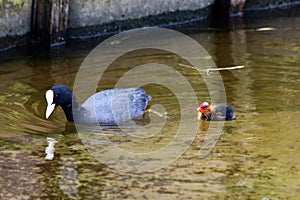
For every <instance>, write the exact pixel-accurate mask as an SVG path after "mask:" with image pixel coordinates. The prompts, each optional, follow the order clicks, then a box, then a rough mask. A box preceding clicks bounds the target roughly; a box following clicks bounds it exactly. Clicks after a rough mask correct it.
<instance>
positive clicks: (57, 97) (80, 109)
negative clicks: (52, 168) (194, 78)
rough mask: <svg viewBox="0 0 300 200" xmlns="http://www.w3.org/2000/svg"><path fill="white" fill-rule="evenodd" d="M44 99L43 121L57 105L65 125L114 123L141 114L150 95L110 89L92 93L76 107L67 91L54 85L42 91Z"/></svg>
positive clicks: (139, 89)
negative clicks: (44, 94)
mask: <svg viewBox="0 0 300 200" xmlns="http://www.w3.org/2000/svg"><path fill="white" fill-rule="evenodd" d="M72 99H73V101H74V102H73V106H72ZM46 100H47V104H48V106H47V110H46V118H49V116H50V115H51V113H52V112H53V110H54V109H55V108H56V107H57V106H61V108H62V109H63V111H64V113H65V115H66V118H67V120H68V121H69V122H74V119H75V120H76V122H77V123H84V124H93V123H101V124H115V123H118V122H122V121H126V120H129V119H133V118H137V117H140V116H141V115H143V114H144V112H145V110H146V108H147V105H148V102H149V101H150V100H151V96H148V95H146V92H145V91H144V89H142V88H114V89H110V90H105V91H102V92H98V93H95V94H93V95H92V96H91V97H89V98H88V99H87V100H86V101H85V102H84V103H83V104H82V105H79V104H78V103H77V101H76V98H75V95H74V94H73V92H72V90H71V89H70V88H68V87H67V86H65V85H55V86H53V87H52V88H51V89H50V90H48V91H47V92H46Z"/></svg>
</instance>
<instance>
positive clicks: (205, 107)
mask: <svg viewBox="0 0 300 200" xmlns="http://www.w3.org/2000/svg"><path fill="white" fill-rule="evenodd" d="M198 111H199V112H201V113H206V112H209V111H210V105H209V103H207V102H203V103H201V104H200V105H199V107H198Z"/></svg>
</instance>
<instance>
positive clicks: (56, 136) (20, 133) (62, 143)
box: [0, 16, 300, 199]
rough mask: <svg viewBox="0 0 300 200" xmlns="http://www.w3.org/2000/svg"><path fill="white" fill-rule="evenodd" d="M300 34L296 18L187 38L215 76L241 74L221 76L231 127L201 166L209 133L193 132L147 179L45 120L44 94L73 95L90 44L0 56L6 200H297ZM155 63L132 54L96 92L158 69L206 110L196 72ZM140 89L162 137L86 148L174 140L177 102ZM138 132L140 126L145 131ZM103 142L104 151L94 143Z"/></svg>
mask: <svg viewBox="0 0 300 200" xmlns="http://www.w3.org/2000/svg"><path fill="white" fill-rule="evenodd" d="M245 17H246V16H245ZM299 24H300V17H299V16H289V17H277V18H274V19H272V18H265V19H256V18H253V17H252V18H248V19H247V18H246V19H244V20H243V19H241V18H239V19H234V21H233V22H232V24H231V26H230V27H231V29H230V30H211V29H208V30H203V29H201V31H200V32H199V31H197V30H198V29H197V28H195V27H190V28H187V29H184V30H183V32H188V33H189V36H191V37H192V38H194V39H195V40H197V41H198V42H199V43H200V44H201V45H203V46H204V47H205V49H206V50H207V51H208V52H209V53H210V54H211V55H212V56H213V58H214V59H215V62H216V64H217V66H219V67H227V66H233V65H245V68H243V69H241V70H232V71H222V72H221V75H222V78H223V80H224V84H225V88H226V95H227V102H228V103H230V104H231V105H233V106H234V107H235V108H236V112H237V120H235V121H230V122H226V123H225V126H224V128H223V132H222V135H221V137H220V138H219V140H218V142H217V144H216V146H215V147H214V148H213V149H212V151H211V152H210V153H209V154H208V156H206V157H205V158H199V150H200V149H201V145H202V142H203V140H204V138H205V136H206V134H207V127H208V126H209V125H210V124H209V122H199V127H198V131H197V134H196V137H195V139H194V140H193V142H192V144H191V145H190V147H189V148H188V150H187V151H186V152H185V153H184V155H183V156H181V157H180V158H179V159H178V160H176V161H175V162H173V163H172V164H170V165H169V166H167V167H165V168H163V169H160V170H158V171H155V172H151V173H142V174H133V173H120V172H118V171H116V170H114V169H111V168H109V167H107V166H105V165H104V164H101V163H100V162H98V161H97V160H96V159H95V158H94V157H93V156H92V155H91V154H90V153H89V152H88V151H87V149H86V147H85V146H84V145H83V143H82V141H81V140H80V138H79V136H78V134H77V131H76V129H75V127H74V125H73V124H71V123H67V122H66V119H65V116H64V114H63V111H62V110H61V109H60V108H58V109H56V110H55V112H54V113H53V115H52V116H51V118H50V119H49V120H46V119H45V108H46V102H45V99H44V93H45V91H46V90H47V89H49V88H50V87H51V86H52V85H54V84H65V85H68V86H70V87H72V85H73V82H74V80H75V76H76V72H77V71H78V69H79V67H80V65H81V63H82V62H83V60H84V58H85V56H86V55H87V54H88V53H89V51H90V50H91V48H92V47H93V45H91V46H89V47H82V45H76V44H75V45H69V46H67V47H65V48H59V49H53V50H52V51H51V52H50V53H45V54H42V53H39V54H35V53H33V52H32V53H31V51H27V50H25V51H26V53H24V51H23V50H22V49H21V50H14V52H13V53H12V54H10V53H9V52H6V53H3V54H2V55H1V56H4V57H5V58H4V57H2V58H3V59H2V60H3V61H2V62H1V64H0V81H1V85H0V126H1V129H0V158H1V159H0V166H1V172H0V180H1V181H0V188H1V190H0V197H1V199H38V198H40V199H43V198H49V199H62V198H63V199H101V198H103V199H124V198H129V199H154V198H159V199H175V198H177V199H262V198H264V197H265V198H268V199H299V198H300V182H299V180H300V135H299V134H300V124H299V115H300V103H299V98H300V91H299V90H300V88H299V84H300V35H299V31H300V26H299ZM263 27H269V28H270V29H267V30H266V29H260V28H263ZM155 53H156V54H155V55H153V53H151V51H148V52H143V53H140V52H133V53H131V54H129V55H127V56H125V57H124V58H123V59H121V60H119V61H118V62H115V63H114V65H113V66H112V67H110V68H109V70H108V71H107V74H106V76H105V78H104V79H103V80H102V81H101V82H100V83H99V86H98V90H102V89H108V88H111V87H113V85H114V84H115V83H116V81H117V80H118V78H119V77H120V76H122V75H123V74H124V72H126V71H127V70H128V69H129V68H131V67H132V66H135V65H138V64H141V63H150V62H152V63H155V62H159V63H163V64H168V65H170V66H172V67H174V68H176V69H178V70H179V71H180V72H181V73H182V74H184V75H185V76H186V77H187V79H188V80H189V81H190V83H191V84H192V86H193V88H194V90H195V93H196V95H197V97H198V100H199V103H200V102H201V101H210V97H209V93H208V90H207V88H206V85H205V83H204V81H203V80H202V79H201V77H199V75H197V74H195V71H194V70H193V69H190V68H180V67H179V65H178V63H180V62H182V60H180V58H178V57H177V56H175V55H172V54H168V53H166V52H157V51H156V52H155ZM174 81H175V80H174ZM145 89H146V90H147V93H149V94H151V95H152V96H153V99H152V101H151V104H153V105H154V104H157V103H159V104H162V105H163V106H164V107H165V109H166V111H167V118H166V121H167V122H166V124H165V126H164V128H163V130H162V131H161V132H160V133H159V134H157V135H155V136H154V137H151V138H147V139H136V138H134V137H132V136H130V135H128V134H124V132H122V131H121V130H120V129H118V128H116V127H113V128H112V127H110V128H109V129H107V130H105V131H104V132H94V134H95V136H94V141H93V142H98V143H94V144H96V145H99V146H101V145H111V146H114V145H115V146H118V147H120V148H124V149H127V150H128V151H137V152H148V151H154V150H157V149H160V148H162V147H163V146H165V145H167V144H168V143H169V142H170V141H171V140H172V138H173V137H174V135H175V131H176V130H177V128H178V123H179V121H180V117H181V116H180V113H181V111H180V107H179V104H178V101H177V99H176V97H174V95H172V91H170V90H168V89H167V88H165V87H162V86H159V85H155V84H154V85H146V86H145ZM195 109H196V108H195ZM182 113H183V114H184V111H183V112H182ZM196 116H197V115H196V113H195V119H196ZM162 119H163V117H162ZM195 119H190V120H195ZM138 123H140V124H141V125H144V126H146V125H147V123H148V121H147V120H141V121H140V122H138ZM157 123H158V122H157ZM127 128H128V130H130V127H127ZM91 130H92V131H93V128H92V127H91ZM131 131H132V132H134V129H132V130H131ZM97 134H98V135H97ZM103 134H104V135H105V137H108V138H109V139H110V142H107V141H103V140H100V139H99V137H100V136H103ZM49 141H50V142H49ZM51 141H52V145H53V146H54V147H55V150H54V152H52V153H54V154H53V156H54V157H53V159H52V160H48V159H46V152H45V150H46V148H47V147H48V146H49V144H50V143H51ZM50 146H51V145H50ZM47 152H48V153H49V149H48V150H47ZM50 153H51V150H50Z"/></svg>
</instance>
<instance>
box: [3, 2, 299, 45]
mask: <svg viewBox="0 0 300 200" xmlns="http://www.w3.org/2000/svg"><path fill="white" fill-rule="evenodd" d="M32 1H33V0H0V50H1V49H3V48H7V47H9V46H16V45H18V43H19V41H20V38H22V37H23V38H22V40H21V41H23V43H24V41H25V43H26V41H27V43H28V41H29V40H28V38H29V37H28V35H29V33H30V28H31V13H32ZM49 1H50V0H49ZM69 1H70V2H69V20H68V27H69V29H68V32H69V33H70V34H69V36H70V37H71V36H72V35H74V37H76V35H78V36H82V35H89V34H91V35H93V34H96V35H97V34H99V32H100V33H105V32H113V31H120V30H125V29H130V28H134V27H140V26H151V25H158V24H161V23H169V22H170V21H171V22H181V21H185V20H190V19H194V18H197V16H200V15H206V16H207V14H208V13H207V12H208V11H207V10H205V8H206V7H207V6H209V5H211V4H212V3H213V2H214V0H69ZM293 2H300V0H247V2H246V5H245V9H250V10H251V9H253V8H262V7H273V6H278V5H282V4H286V3H293ZM147 16H151V17H150V19H146V17H147ZM153 16H157V17H153ZM141 18H145V19H146V20H144V19H142V20H137V19H141ZM147 20H148V21H147ZM149 21H150V22H149ZM148 22H149V23H148ZM95 31H96V32H95ZM97 31H98V32H97ZM26 35H27V37H26V38H25V39H24V37H25V36H26Z"/></svg>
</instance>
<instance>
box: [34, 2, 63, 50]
mask: <svg viewBox="0 0 300 200" xmlns="http://www.w3.org/2000/svg"><path fill="white" fill-rule="evenodd" d="M68 13H69V0H33V6H32V26H31V28H32V30H31V31H32V41H33V43H34V44H35V45H37V46H41V47H50V46H56V45H60V44H64V43H65V42H66V36H67V24H68Z"/></svg>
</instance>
